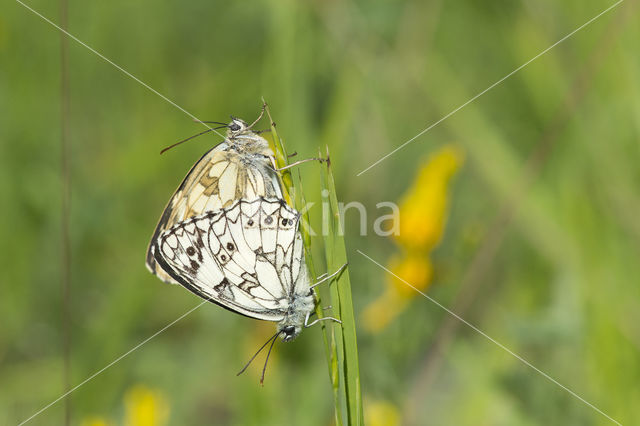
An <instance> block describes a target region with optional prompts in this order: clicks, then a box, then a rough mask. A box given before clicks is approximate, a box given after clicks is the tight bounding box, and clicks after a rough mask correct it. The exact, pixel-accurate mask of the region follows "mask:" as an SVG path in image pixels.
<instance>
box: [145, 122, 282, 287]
mask: <svg viewBox="0 0 640 426" xmlns="http://www.w3.org/2000/svg"><path fill="white" fill-rule="evenodd" d="M263 111H264V110H263ZM261 116H262V114H261V115H260V117H261ZM260 117H258V120H260ZM258 120H256V121H255V122H254V123H253V124H251V125H248V124H247V123H246V122H244V121H243V120H241V119H239V118H233V117H232V120H231V122H230V123H229V124H228V125H226V126H224V127H227V128H228V130H227V136H226V138H225V140H224V141H223V142H222V143H220V144H219V145H217V146H215V147H214V148H212V149H210V150H209V151H208V152H206V153H205V154H204V155H203V156H202V158H200V160H198V161H197V162H196V163H195V164H194V166H193V167H192V168H191V170H190V171H189V173H187V176H186V177H185V178H184V180H183V181H182V183H181V184H180V186H179V187H178V189H177V190H176V191H175V193H174V194H173V196H172V197H171V199H170V200H169V203H168V204H167V206H166V208H165V209H164V212H163V213H162V216H161V217H160V220H159V222H158V225H157V226H156V229H155V231H154V233H153V236H152V238H151V243H150V244H149V247H148V249H147V256H146V266H147V269H149V271H151V273H153V274H155V275H157V276H158V277H159V278H160V279H161V280H163V281H165V282H168V283H174V284H177V281H176V280H175V279H174V278H172V277H171V275H169V274H167V273H166V271H164V270H163V269H162V268H161V267H158V263H157V262H156V260H155V258H154V256H153V254H152V252H151V248H152V246H153V243H154V241H156V240H157V239H158V237H159V235H160V234H162V233H163V232H164V231H166V230H167V229H168V228H170V227H172V226H173V225H175V224H177V223H179V222H182V221H184V220H186V219H189V218H192V217H195V216H198V215H200V214H202V213H204V212H206V211H216V210H219V209H221V208H225V207H229V206H230V205H231V204H232V203H234V202H235V201H236V200H238V199H248V200H251V199H256V198H258V197H268V198H272V197H273V198H280V199H281V198H283V196H282V188H281V186H280V181H279V177H278V174H277V172H276V170H277V169H276V166H275V159H274V154H273V151H272V150H271V148H270V147H269V143H268V142H267V140H266V139H264V138H263V137H261V136H260V135H259V134H257V133H256V132H254V131H252V130H251V128H252V126H253V125H254V124H255V123H256V122H257V121H258Z"/></svg>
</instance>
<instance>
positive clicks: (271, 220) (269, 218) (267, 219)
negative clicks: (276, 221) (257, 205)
mask: <svg viewBox="0 0 640 426" xmlns="http://www.w3.org/2000/svg"><path fill="white" fill-rule="evenodd" d="M272 222H273V218H272V217H271V216H267V217H266V218H265V219H264V223H266V224H267V225H271V223H272Z"/></svg>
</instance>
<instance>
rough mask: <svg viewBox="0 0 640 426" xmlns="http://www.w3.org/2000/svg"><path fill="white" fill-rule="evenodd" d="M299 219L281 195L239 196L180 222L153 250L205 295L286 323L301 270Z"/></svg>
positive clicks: (191, 287)
mask: <svg viewBox="0 0 640 426" xmlns="http://www.w3.org/2000/svg"><path fill="white" fill-rule="evenodd" d="M298 223H299V214H298V213H297V212H296V211H295V210H293V209H292V208H291V207H289V206H288V205H287V204H286V203H284V202H283V201H282V200H280V199H263V198H260V199H256V200H253V201H247V200H239V201H237V202H236V203H235V204H233V205H232V206H231V207H229V208H227V209H221V210H218V211H216V212H207V213H205V214H204V215H200V216H196V217H194V218H191V219H187V220H185V221H182V222H179V223H177V224H175V225H174V226H172V227H171V228H169V229H167V230H166V231H164V232H162V233H161V234H160V236H159V238H158V239H157V241H156V242H155V243H154V244H153V245H152V247H151V253H152V254H153V256H154V258H155V260H156V261H157V263H158V264H159V265H160V266H161V267H162V268H163V270H165V271H166V272H167V273H168V274H169V275H170V276H171V277H172V278H173V279H174V280H175V281H177V282H179V283H180V284H182V285H183V286H184V287H186V288H187V289H189V290H191V291H192V292H194V293H196V294H197V295H199V296H200V297H202V298H205V299H208V300H210V301H212V302H214V303H217V304H219V305H222V306H223V307H226V308H228V309H230V310H232V311H235V312H237V313H240V314H243V315H247V316H250V317H253V318H257V319H264V320H269V321H281V320H282V319H283V318H284V316H285V315H286V313H287V312H288V308H289V305H290V300H291V296H292V294H293V292H294V290H293V286H294V284H293V283H295V282H296V279H297V277H298V275H299V273H300V259H302V238H301V236H300V233H299V232H297V229H298ZM296 252H297V254H298V256H300V257H298V261H294V260H293V259H294V257H295V254H296Z"/></svg>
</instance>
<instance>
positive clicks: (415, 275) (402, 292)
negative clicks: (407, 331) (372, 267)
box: [363, 253, 433, 332]
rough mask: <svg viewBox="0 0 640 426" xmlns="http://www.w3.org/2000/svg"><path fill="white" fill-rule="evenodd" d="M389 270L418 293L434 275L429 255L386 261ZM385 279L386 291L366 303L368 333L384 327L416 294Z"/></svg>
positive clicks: (396, 280)
mask: <svg viewBox="0 0 640 426" xmlns="http://www.w3.org/2000/svg"><path fill="white" fill-rule="evenodd" d="M389 270H391V272H393V273H394V274H395V275H397V276H398V277H400V278H402V280H404V281H406V282H408V283H410V284H411V285H412V286H414V287H415V288H417V289H418V290H421V291H424V290H426V288H427V287H428V286H429V283H430V282H431V278H432V275H433V267H432V265H431V260H430V259H429V255H428V254H421V253H417V254H408V255H406V256H405V257H400V256H395V257H393V258H392V259H391V260H390V261H389ZM387 277H388V280H387V290H386V291H385V292H384V293H383V294H382V295H381V296H380V297H378V298H377V299H376V300H374V301H373V302H372V303H371V304H369V306H367V307H366V308H365V310H364V313H363V319H364V324H365V327H366V328H367V329H368V330H369V331H371V332H377V331H380V330H382V329H383V328H385V327H386V326H387V325H388V324H389V323H390V322H391V321H392V320H393V319H394V318H395V317H396V316H397V315H398V314H400V313H401V312H402V311H403V310H404V308H405V306H406V304H407V302H408V300H409V299H411V298H412V297H415V295H416V291H415V290H414V289H412V288H411V287H409V286H408V285H407V284H405V283H404V282H403V281H402V280H401V279H400V278H397V277H395V276H393V275H391V274H388V275H387Z"/></svg>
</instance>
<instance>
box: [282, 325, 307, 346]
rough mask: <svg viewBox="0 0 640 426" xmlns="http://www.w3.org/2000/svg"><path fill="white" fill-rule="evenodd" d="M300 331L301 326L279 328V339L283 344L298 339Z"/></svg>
mask: <svg viewBox="0 0 640 426" xmlns="http://www.w3.org/2000/svg"><path fill="white" fill-rule="evenodd" d="M301 331H302V326H299V325H298V326H295V325H287V326H284V327H281V328H280V338H281V339H282V340H283V341H284V342H290V341H292V340H293V339H295V338H296V337H298V334H300V332H301Z"/></svg>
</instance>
